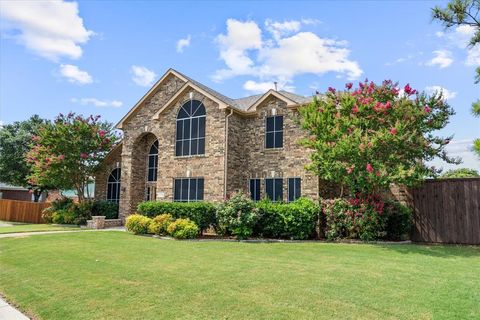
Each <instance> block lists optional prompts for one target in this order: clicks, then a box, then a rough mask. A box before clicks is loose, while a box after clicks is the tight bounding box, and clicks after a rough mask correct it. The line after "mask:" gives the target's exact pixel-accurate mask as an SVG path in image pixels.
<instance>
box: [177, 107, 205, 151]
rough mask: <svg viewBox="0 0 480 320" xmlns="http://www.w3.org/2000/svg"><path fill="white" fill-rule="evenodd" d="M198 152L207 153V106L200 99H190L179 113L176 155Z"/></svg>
mask: <svg viewBox="0 0 480 320" xmlns="http://www.w3.org/2000/svg"><path fill="white" fill-rule="evenodd" d="M196 154H205V106H204V105H203V103H202V102H200V101H198V100H190V101H188V102H186V103H184V104H183V106H182V107H181V108H180V111H179V112H178V115H177V134H176V143H175V155H176V156H191V155H196Z"/></svg>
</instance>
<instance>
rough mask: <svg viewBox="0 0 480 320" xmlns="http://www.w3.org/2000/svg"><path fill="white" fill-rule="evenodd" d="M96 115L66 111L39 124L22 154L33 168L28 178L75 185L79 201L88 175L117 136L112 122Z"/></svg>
mask: <svg viewBox="0 0 480 320" xmlns="http://www.w3.org/2000/svg"><path fill="white" fill-rule="evenodd" d="M99 119H100V116H89V117H86V118H84V117H83V116H81V115H76V114H75V113H73V112H70V113H68V114H67V115H64V114H60V115H59V116H58V117H57V118H56V119H55V121H53V122H52V123H47V124H46V125H45V126H43V127H42V128H41V129H40V130H39V133H38V135H37V136H35V137H34V138H33V142H34V146H33V147H32V148H31V150H30V152H29V153H28V154H27V155H26V159H27V161H28V162H29V163H30V164H31V165H32V172H33V173H32V174H31V176H30V177H29V179H30V180H31V181H34V182H35V183H40V184H42V185H48V186H53V187H55V188H59V189H75V190H76V191H77V195H78V197H79V201H83V198H84V190H87V189H86V185H87V184H88V182H89V179H91V177H93V176H95V172H96V170H97V169H98V168H99V166H100V164H101V162H102V160H103V159H104V158H105V156H106V155H107V153H108V152H109V151H110V150H111V148H112V147H113V145H114V144H115V143H116V141H117V140H118V137H117V136H116V135H115V133H114V131H113V126H112V125H111V124H110V123H107V122H100V121H99ZM87 191H88V190H87Z"/></svg>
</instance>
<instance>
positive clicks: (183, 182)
mask: <svg viewBox="0 0 480 320" xmlns="http://www.w3.org/2000/svg"><path fill="white" fill-rule="evenodd" d="M203 190H204V179H203V178H179V179H174V182H173V201H175V202H194V201H202V200H203Z"/></svg>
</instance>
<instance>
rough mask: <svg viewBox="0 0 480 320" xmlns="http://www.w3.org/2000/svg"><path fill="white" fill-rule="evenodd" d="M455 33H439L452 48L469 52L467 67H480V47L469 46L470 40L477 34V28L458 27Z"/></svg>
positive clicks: (466, 61) (454, 30)
mask: <svg viewBox="0 0 480 320" xmlns="http://www.w3.org/2000/svg"><path fill="white" fill-rule="evenodd" d="M452 30H453V31H451V32H448V33H444V32H440V31H439V32H437V34H441V35H442V37H444V38H445V39H446V40H447V42H448V44H449V45H450V46H454V47H457V48H459V49H462V50H466V51H467V58H466V60H465V65H467V66H480V45H478V44H477V45H476V46H474V47H471V46H469V43H470V39H471V38H472V37H473V36H474V34H475V27H473V26H467V25H463V26H458V27H456V28H454V29H452Z"/></svg>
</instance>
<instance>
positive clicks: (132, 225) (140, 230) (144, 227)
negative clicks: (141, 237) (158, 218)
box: [125, 214, 152, 234]
mask: <svg viewBox="0 0 480 320" xmlns="http://www.w3.org/2000/svg"><path fill="white" fill-rule="evenodd" d="M151 222H152V219H150V218H148V217H145V216H142V215H140V214H132V215H130V216H128V217H127V219H126V220H125V228H126V229H127V230H128V231H130V232H133V233H134V234H146V233H148V226H149V225H150V223H151Z"/></svg>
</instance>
